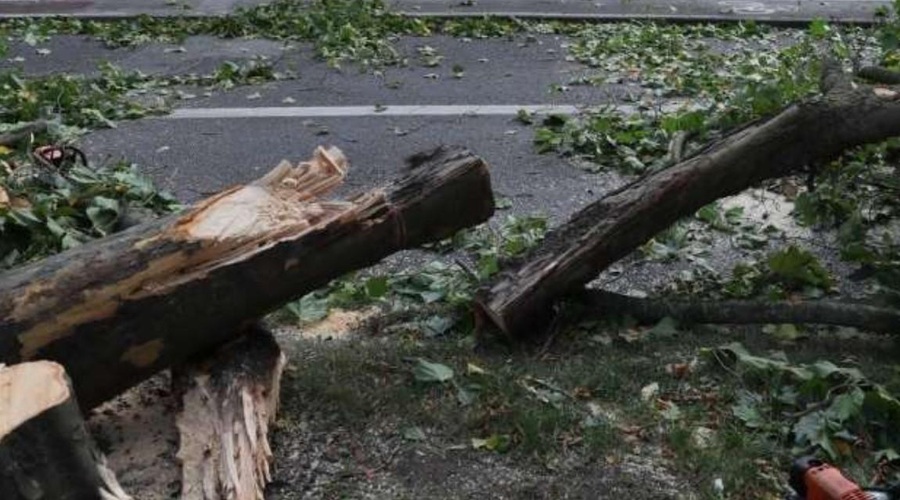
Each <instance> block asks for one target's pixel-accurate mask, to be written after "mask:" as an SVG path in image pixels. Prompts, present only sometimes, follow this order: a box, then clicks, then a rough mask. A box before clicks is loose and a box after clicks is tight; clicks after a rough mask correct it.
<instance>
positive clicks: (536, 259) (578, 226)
mask: <svg viewBox="0 0 900 500" xmlns="http://www.w3.org/2000/svg"><path fill="white" fill-rule="evenodd" d="M826 66H827V69H826V71H825V72H823V79H822V80H823V81H822V87H823V91H824V92H825V94H824V95H822V96H821V97H819V98H816V99H812V100H810V101H808V102H804V103H801V104H796V105H792V106H790V107H788V108H787V109H785V110H783V111H782V112H781V113H779V114H778V115H776V116H775V117H773V118H771V119H768V120H764V121H757V122H754V123H751V124H749V125H748V126H746V127H744V128H742V129H740V130H738V131H736V132H734V133H732V134H731V135H728V136H727V137H725V138H723V139H722V140H720V141H718V142H715V143H713V144H711V145H710V146H708V147H707V148H705V149H704V150H702V151H700V152H698V153H696V154H694V156H692V157H690V158H687V159H685V160H684V161H682V162H680V163H677V164H675V165H673V166H671V167H669V168H666V169H663V170H660V171H657V172H653V173H651V174H649V175H647V176H645V177H642V178H640V179H638V180H636V181H635V182H632V183H631V184H628V185H626V186H624V187H622V188H621V189H618V190H616V191H614V192H612V193H610V194H608V195H606V196H605V197H603V198H602V199H600V200H599V201H597V202H595V203H593V204H591V205H589V206H587V207H585V208H584V209H583V210H581V211H580V212H578V213H576V214H575V215H574V216H573V217H572V218H571V219H570V220H569V221H568V222H566V223H565V224H563V225H562V226H560V227H559V228H557V229H555V230H553V231H551V232H550V233H549V234H548V235H547V237H546V238H545V239H544V241H543V242H542V243H541V244H540V245H539V246H538V247H536V248H535V249H533V250H532V251H531V252H530V253H529V254H528V256H527V257H525V258H524V259H523V260H522V262H523V263H522V264H520V265H517V266H515V267H513V268H512V269H511V270H508V271H506V272H503V273H500V274H498V276H497V277H496V278H495V280H494V281H493V282H492V283H491V284H490V285H489V286H488V287H486V289H484V290H483V291H482V292H481V293H480V295H479V297H478V299H477V309H478V310H479V311H480V315H481V316H482V317H486V318H487V319H489V320H490V321H491V322H492V323H494V324H495V325H496V326H497V327H498V328H499V329H500V330H502V331H503V332H505V333H507V334H509V335H511V336H527V335H528V334H529V333H532V334H533V333H536V331H537V330H539V329H540V328H541V327H540V325H543V324H546V321H547V320H548V318H549V316H550V312H551V310H552V307H551V306H552V304H553V302H554V301H555V300H557V299H558V298H559V297H560V296H562V295H564V294H566V293H568V292H572V291H574V290H576V289H578V288H579V287H581V286H583V285H584V284H586V283H587V282H589V281H590V280H591V279H593V278H594V277H595V276H597V274H598V273H599V272H600V271H602V270H603V269H605V268H606V267H608V266H609V265H611V264H612V263H614V262H616V261H617V260H619V259H621V258H623V257H625V256H626V255H628V254H629V253H631V252H632V251H634V250H635V249H636V248H638V247H639V246H640V245H642V244H644V243H646V242H647V241H649V240H650V239H651V238H652V237H653V236H654V235H656V234H657V233H659V232H660V231H662V230H664V229H666V228H667V227H669V226H670V225H672V224H673V223H675V222H676V221H678V219H680V218H682V217H685V216H689V215H691V214H693V213H695V212H696V211H697V210H699V209H700V208H702V207H703V206H705V205H707V204H709V203H712V202H714V201H716V200H718V199H719V198H722V197H725V196H730V195H734V194H737V193H739V192H741V191H743V190H744V189H747V188H748V187H750V186H753V185H755V184H757V183H759V182H760V181H762V180H764V179H769V178H774V177H781V176H785V175H788V174H790V173H792V172H794V171H796V170H797V169H800V168H802V167H805V166H808V165H814V164H819V163H822V162H826V161H829V160H832V159H834V158H836V157H838V156H839V155H840V154H841V153H842V152H843V151H845V150H847V149H848V148H851V147H854V146H858V145H861V144H866V143H873V142H879V141H882V140H885V139H887V138H889V137H893V136H896V135H900V103H898V102H897V101H896V99H897V93H896V92H893V91H890V90H887V89H880V88H874V87H869V86H862V85H860V86H858V87H856V86H854V85H852V84H851V82H850V81H849V80H848V79H847V78H846V76H845V75H844V74H843V73H842V71H841V70H840V69H839V68H835V67H833V66H832V65H826Z"/></svg>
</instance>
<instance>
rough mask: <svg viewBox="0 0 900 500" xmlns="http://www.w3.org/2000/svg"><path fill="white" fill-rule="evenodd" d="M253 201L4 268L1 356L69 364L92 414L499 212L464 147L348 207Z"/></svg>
mask: <svg viewBox="0 0 900 500" xmlns="http://www.w3.org/2000/svg"><path fill="white" fill-rule="evenodd" d="M250 187H252V185H251V186H250ZM249 191H252V192H255V191H253V190H252V189H249ZM251 195H252V193H249V194H248V189H244V188H238V189H234V190H231V191H228V192H226V193H224V194H221V195H217V196H215V197H213V198H211V199H209V200H207V201H205V202H203V203H201V204H200V205H199V206H198V207H195V208H194V209H192V210H190V211H188V212H187V213H186V214H180V215H175V216H172V217H169V218H166V219H163V220H160V221H154V222H152V223H147V224H143V225H140V226H136V227H133V228H130V229H128V230H126V231H124V232H122V233H119V234H116V235H113V236H111V237H109V238H104V239H102V240H97V241H94V242H91V243H89V244H86V245H84V246H82V247H79V248H75V249H72V250H70V251H67V252H64V253H61V254H58V255H56V256H53V257H50V258H48V259H46V260H44V261H41V262H37V263H35V264H32V265H28V266H25V267H22V268H18V269H14V270H11V271H9V272H7V273H5V274H3V275H0V362H5V363H16V362H20V361H26V360H32V359H50V360H55V361H58V362H59V363H61V364H62V365H63V366H65V368H66V370H67V372H68V373H69V376H70V377H71V378H72V381H73V384H74V387H75V392H76V394H77V395H78V399H79V402H80V403H81V405H82V407H83V408H92V407H94V406H96V405H97V404H99V403H101V402H103V401H105V400H106V399H108V398H110V397H112V396H114V395H116V394H118V393H120V392H122V391H124V390H125V389H127V388H128V387H131V386H132V385H134V384H135V383H137V382H139V381H141V380H143V379H145V378H147V377H149V376H150V375H152V374H153V373H155V372H157V371H159V370H161V369H163V368H166V367H169V366H172V365H177V364H180V363H183V362H184V361H186V360H187V359H188V358H189V357H191V356H194V355H197V354H199V353H204V352H209V351H210V350H212V349H214V348H215V347H216V346H218V345H221V344H223V343H225V342H227V341H229V340H231V339H232V338H234V337H235V335H237V334H238V332H240V330H241V326H242V325H247V324H249V323H250V322H252V321H254V320H256V319H257V318H259V317H260V316H262V315H264V314H266V313H267V312H269V311H271V310H273V309H275V308H277V307H279V306H281V305H282V304H284V303H286V302H288V301H290V300H293V299H296V298H298V297H300V296H302V295H304V294H306V293H308V292H310V291H312V290H315V289H316V288H319V287H321V286H323V285H325V284H327V283H328V282H329V281H330V280H332V279H334V278H337V277H339V276H341V275H343V274H345V273H347V272H349V271H352V270H355V269H359V268H362V267H366V266H370V265H372V264H375V263H377V262H378V261H379V260H381V259H382V258H384V257H385V256H387V255H389V254H391V253H394V252H396V251H398V250H401V249H405V248H412V247H416V246H418V245H421V244H423V243H425V242H430V241H436V240H440V239H443V238H446V237H449V236H451V235H452V234H453V233H454V232H456V231H457V230H459V229H462V228H465V227H469V226H472V225H475V224H478V223H480V222H483V221H485V220H486V219H487V218H488V217H490V216H491V214H492V213H493V207H494V205H493V196H492V192H491V185H490V176H489V173H488V167H487V165H486V164H485V163H484V161H482V160H481V159H480V158H478V157H477V156H475V155H473V154H472V153H470V152H468V151H466V150H464V149H461V148H445V149H442V150H440V151H438V152H436V153H434V154H432V155H431V156H430V158H429V159H428V161H426V162H425V164H423V165H421V166H419V167H418V168H416V169H415V170H413V171H412V172H411V173H410V174H409V175H408V176H407V177H405V178H403V179H401V180H399V181H397V182H395V183H393V184H390V185H388V186H387V187H385V188H382V189H376V190H373V191H371V192H368V193H365V194H362V195H359V196H356V197H353V198H351V199H350V200H348V201H346V202H321V203H318V202H316V203H312V204H311V205H310V202H308V201H307V200H306V198H303V197H300V198H299V199H300V200H301V202H302V203H305V204H304V205H303V207H302V208H301V209H297V208H296V207H295V205H296V204H297V203H300V202H298V201H297V200H296V199H294V198H298V197H297V196H295V193H293V192H292V191H290V192H289V193H288V195H287V196H286V198H287V199H285V200H281V199H278V200H276V201H277V203H276V204H275V205H272V206H273V207H275V208H277V211H276V213H275V216H272V215H271V213H270V211H269V209H270V208H272V207H270V206H268V205H266V206H264V207H263V208H264V210H263V209H259V207H256V205H254V203H256V200H255V199H253V198H252V196H251ZM273 203H274V202H273ZM223 205H224V207H225V208H222V207H223ZM254 210H256V218H255V219H252V220H251V221H249V222H247V221H244V220H243V218H245V216H244V214H245V213H254ZM273 210H274V209H273ZM223 212H224V213H223ZM282 212H283V213H282ZM294 212H298V213H294ZM285 214H287V215H285ZM282 216H284V217H286V218H287V219H288V221H287V222H284V221H282V220H281V219H280V218H279V217H282ZM226 222H227V224H225V223H226ZM260 224H263V225H264V226H266V225H268V227H265V228H264V229H260V227H259V226H260ZM220 226H221V227H220ZM223 234H224V236H223Z"/></svg>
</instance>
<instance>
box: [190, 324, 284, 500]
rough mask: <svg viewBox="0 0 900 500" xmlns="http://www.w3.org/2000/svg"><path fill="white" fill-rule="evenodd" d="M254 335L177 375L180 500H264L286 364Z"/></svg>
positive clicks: (267, 340) (264, 335) (258, 332)
mask: <svg viewBox="0 0 900 500" xmlns="http://www.w3.org/2000/svg"><path fill="white" fill-rule="evenodd" d="M249 330H250V331H248V332H246V334H245V335H244V336H243V337H241V338H239V339H238V340H235V341H234V342H232V343H230V344H227V345H225V346H223V347H222V348H220V349H219V350H218V351H217V352H216V353H215V354H213V355H212V356H210V357H208V358H206V359H203V360H201V361H199V362H195V363H192V364H190V365H189V366H187V367H185V368H184V369H179V370H178V371H179V372H180V373H179V374H178V375H177V376H176V380H175V386H176V388H177V391H178V393H179V397H180V400H181V410H180V411H179V414H178V417H177V423H178V433H179V436H180V444H179V447H178V460H179V461H181V464H182V466H181V472H182V474H181V497H180V498H182V499H183V500H262V499H263V498H264V496H263V492H264V489H265V487H266V484H268V483H269V481H270V480H271V473H270V461H271V459H272V450H271V448H270V447H269V425H271V424H272V423H273V422H274V421H275V411H276V409H277V408H278V394H279V384H280V380H281V371H282V369H283V368H284V365H285V357H284V355H283V354H282V353H281V349H280V348H279V347H278V344H277V343H276V342H275V339H274V338H273V337H272V335H271V333H269V332H268V331H266V330H265V329H263V328H262V327H259V326H256V325H254V326H253V327H251V328H250V329H249Z"/></svg>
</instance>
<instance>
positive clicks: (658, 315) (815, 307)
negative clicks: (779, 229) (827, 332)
mask: <svg viewBox="0 0 900 500" xmlns="http://www.w3.org/2000/svg"><path fill="white" fill-rule="evenodd" d="M575 298H576V300H578V302H580V303H582V304H584V305H587V306H589V307H591V308H593V309H595V310H598V311H600V312H604V313H606V312H608V313H610V314H614V315H617V316H631V317H632V318H634V319H636V320H638V321H640V322H642V323H652V322H655V321H659V320H661V319H663V318H665V317H667V316H668V317H671V318H673V319H675V320H677V321H679V322H682V323H689V324H690V323H694V324H696V323H713V324H730V325H760V324H784V323H792V324H793V323H796V324H815V325H832V326H849V327H853V328H859V329H861V330H867V331H870V332H876V333H885V334H889V335H897V334H900V311H897V310H895V309H888V308H882V307H875V306H870V305H866V304H854V303H846V302H835V301H827V300H821V301H808V302H769V301H762V300H722V301H701V300H670V299H645V298H639V297H629V296H627V295H621V294H618V293H612V292H607V291H603V290H584V291H582V292H580V293H578V294H577V295H576V296H575Z"/></svg>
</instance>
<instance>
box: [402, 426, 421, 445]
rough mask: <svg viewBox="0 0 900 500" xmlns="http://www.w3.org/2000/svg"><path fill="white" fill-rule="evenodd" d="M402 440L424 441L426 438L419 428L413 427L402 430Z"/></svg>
mask: <svg viewBox="0 0 900 500" xmlns="http://www.w3.org/2000/svg"><path fill="white" fill-rule="evenodd" d="M403 439H405V440H407V441H425V439H427V436H426V435H425V431H423V430H422V428H421V427H419V426H413V427H407V428H406V429H403Z"/></svg>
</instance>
